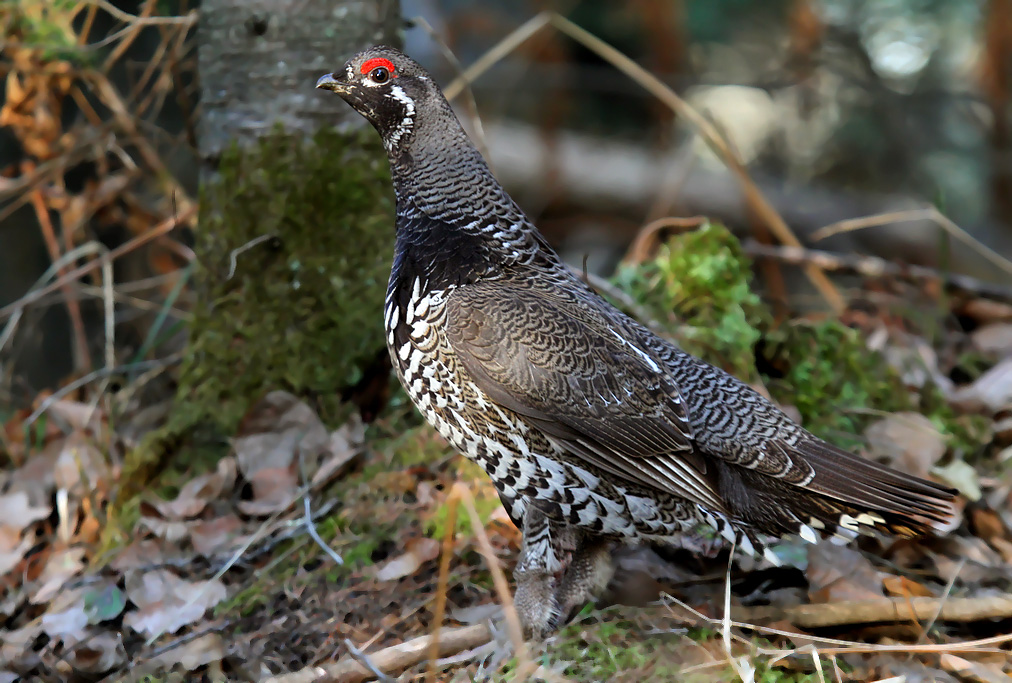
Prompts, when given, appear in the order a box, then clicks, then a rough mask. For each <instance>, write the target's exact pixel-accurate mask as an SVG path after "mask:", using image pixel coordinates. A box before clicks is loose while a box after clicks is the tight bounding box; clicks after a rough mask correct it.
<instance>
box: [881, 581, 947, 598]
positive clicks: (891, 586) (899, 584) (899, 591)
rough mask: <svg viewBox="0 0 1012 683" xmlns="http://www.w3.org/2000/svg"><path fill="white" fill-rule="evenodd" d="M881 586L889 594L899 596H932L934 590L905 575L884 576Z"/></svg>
mask: <svg viewBox="0 0 1012 683" xmlns="http://www.w3.org/2000/svg"><path fill="white" fill-rule="evenodd" d="M882 586H883V588H885V590H886V593H887V594H889V595H896V596H899V597H901V598H902V597H908V596H909V597H924V598H933V597H935V592H934V591H932V590H931V589H930V588H928V587H927V586H925V585H924V584H921V583H917V582H916V581H914V580H913V579H909V578H907V577H905V576H886V577H884V578H883V579H882Z"/></svg>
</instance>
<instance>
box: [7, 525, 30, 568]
mask: <svg viewBox="0 0 1012 683" xmlns="http://www.w3.org/2000/svg"><path fill="white" fill-rule="evenodd" d="M33 545H35V534H34V533H27V534H24V536H22V533H21V530H20V529H15V528H14V527H12V526H7V525H6V524H0V576H3V575H6V574H7V573H8V572H10V571H11V570H12V569H14V567H16V566H18V563H19V562H21V559H22V558H23V557H24V556H25V553H27V552H28V551H29V550H30V549H31V548H32V546H33Z"/></svg>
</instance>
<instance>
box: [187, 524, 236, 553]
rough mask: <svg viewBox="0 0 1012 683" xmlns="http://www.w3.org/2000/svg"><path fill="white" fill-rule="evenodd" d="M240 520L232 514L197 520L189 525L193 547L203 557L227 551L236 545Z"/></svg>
mask: <svg viewBox="0 0 1012 683" xmlns="http://www.w3.org/2000/svg"><path fill="white" fill-rule="evenodd" d="M241 528H242V522H241V521H240V520H239V518H238V517H236V516H235V515H233V514H228V515H223V516H221V517H215V518H214V519H208V520H198V521H196V522H191V523H190V525H189V531H190V542H191V543H193V549H194V550H196V551H197V553H199V554H200V555H203V556H204V557H210V556H211V555H215V554H217V553H221V552H227V551H228V550H229V549H230V548H233V547H235V546H236V545H237V539H238V537H239V536H240V530H241Z"/></svg>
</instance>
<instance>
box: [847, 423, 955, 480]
mask: <svg viewBox="0 0 1012 683" xmlns="http://www.w3.org/2000/svg"><path fill="white" fill-rule="evenodd" d="M864 435H865V437H866V438H867V439H868V444H869V446H870V447H871V452H872V454H873V455H875V456H877V457H882V458H885V460H886V463H887V464H888V465H890V466H891V467H895V468H897V469H899V470H900V471H902V472H909V473H910V474H914V475H916V476H918V477H927V476H928V473H929V472H930V471H931V468H932V467H934V465H935V463H936V462H938V461H939V460H940V459H941V457H942V456H943V455H945V439H944V437H943V436H942V435H941V434H940V433H939V432H938V430H937V429H935V426H934V425H933V424H932V423H931V420H929V419H928V418H926V417H924V416H923V415H921V414H920V413H912V412H903V413H893V414H892V415H888V416H887V417H885V418H884V419H881V420H879V421H877V422H874V423H873V424H871V425H870V426H869V427H868V429H867V430H865V433H864Z"/></svg>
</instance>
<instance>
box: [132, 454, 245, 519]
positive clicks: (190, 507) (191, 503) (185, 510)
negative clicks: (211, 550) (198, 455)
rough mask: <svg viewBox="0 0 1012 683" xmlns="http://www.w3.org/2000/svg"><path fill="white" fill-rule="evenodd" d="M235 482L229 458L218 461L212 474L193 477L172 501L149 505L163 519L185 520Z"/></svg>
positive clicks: (199, 511)
mask: <svg viewBox="0 0 1012 683" xmlns="http://www.w3.org/2000/svg"><path fill="white" fill-rule="evenodd" d="M234 482H235V460H234V459H233V458H231V457H227V458H222V459H221V460H219V461H218V467H217V469H216V470H215V471H214V472H211V473H208V474H203V475H200V476H198V477H194V478H193V479H191V480H190V481H188V482H186V483H185V484H184V485H183V487H182V488H181V489H180V490H179V495H177V496H176V498H175V499H174V500H171V501H162V500H156V501H152V502H151V505H152V506H153V507H154V508H155V509H156V510H158V512H159V514H160V515H161V516H162V517H164V518H165V519H169V520H173V519H187V518H189V517H195V516H196V515H198V514H200V513H201V512H202V511H203V510H204V508H205V507H207V504H208V503H209V502H210V501H211V500H212V499H215V498H217V497H218V496H219V495H221V492H222V491H223V490H225V489H230V488H232V484H233V483H234Z"/></svg>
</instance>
